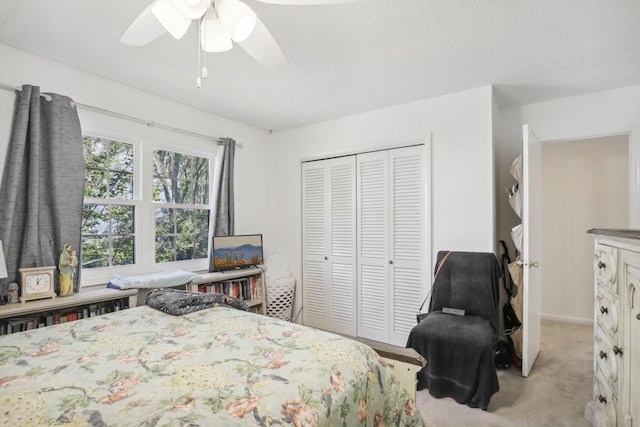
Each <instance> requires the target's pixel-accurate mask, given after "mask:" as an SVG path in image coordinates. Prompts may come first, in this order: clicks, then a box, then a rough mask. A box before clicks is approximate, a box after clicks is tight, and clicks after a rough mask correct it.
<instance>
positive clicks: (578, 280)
mask: <svg viewBox="0 0 640 427" xmlns="http://www.w3.org/2000/svg"><path fill="white" fill-rule="evenodd" d="M541 170H542V183H541V185H542V211H541V214H542V236H541V237H542V239H541V245H542V259H541V263H542V265H544V268H543V269H542V270H541V291H542V295H541V298H542V300H541V311H542V313H541V314H542V316H543V317H544V318H546V319H552V320H560V321H568V322H574V323H576V322H577V323H592V322H593V303H594V302H593V238H592V236H591V235H588V234H587V233H586V232H587V230H589V229H591V228H628V227H629V135H627V134H621V135H612V136H606V137H597V138H588V139H581V140H571V141H561V142H554V143H545V144H542V161H541Z"/></svg>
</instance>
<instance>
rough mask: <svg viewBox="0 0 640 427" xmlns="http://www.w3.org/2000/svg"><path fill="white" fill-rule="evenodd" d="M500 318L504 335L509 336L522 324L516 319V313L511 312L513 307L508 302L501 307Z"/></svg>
mask: <svg viewBox="0 0 640 427" xmlns="http://www.w3.org/2000/svg"><path fill="white" fill-rule="evenodd" d="M502 317H503V320H504V334H505V335H511V334H512V333H514V332H515V331H517V330H518V329H520V326H522V322H520V319H518V316H517V315H516V312H515V311H513V307H512V306H511V303H510V302H508V301H507V302H506V303H505V305H504V306H503V307H502Z"/></svg>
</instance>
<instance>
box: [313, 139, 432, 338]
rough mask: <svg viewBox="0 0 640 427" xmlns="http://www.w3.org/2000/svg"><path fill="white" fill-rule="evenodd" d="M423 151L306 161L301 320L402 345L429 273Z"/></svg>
mask: <svg viewBox="0 0 640 427" xmlns="http://www.w3.org/2000/svg"><path fill="white" fill-rule="evenodd" d="M425 152H426V150H425V146H424V145H417V146H411V147H404V148H397V149H389V150H381V151H375V152H369V153H362V154H356V155H350V156H345V157H340V158H334V159H327V160H318V161H312V162H305V163H303V165H302V181H303V183H302V189H303V196H302V201H303V206H302V227H303V233H302V235H303V313H304V315H303V322H304V324H306V325H309V326H314V327H318V328H322V329H326V330H330V331H334V332H339V333H344V334H348V335H352V336H357V337H362V338H367V339H371V340H375V341H379V342H384V343H389V344H393V345H399V346H402V347H404V346H405V345H406V340H407V336H408V334H409V332H410V330H411V328H412V327H413V326H414V325H415V314H416V312H417V310H418V307H419V305H420V303H421V302H422V298H423V297H424V295H426V292H427V282H428V277H430V272H429V271H426V269H425V265H426V260H427V259H428V258H427V257H428V254H427V249H426V248H427V246H426V242H427V241H428V239H427V237H428V236H427V224H428V221H427V218H428V210H427V209H426V207H425V206H426V203H425V200H426V191H427V188H428V186H427V182H428V180H427V177H426V173H427V168H426V155H425Z"/></svg>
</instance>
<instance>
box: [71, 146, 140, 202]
mask: <svg viewBox="0 0 640 427" xmlns="http://www.w3.org/2000/svg"><path fill="white" fill-rule="evenodd" d="M83 147H84V162H85V172H86V174H85V175H86V181H85V191H84V194H85V196H87V197H95V198H101V199H127V200H131V199H133V160H134V158H133V145H132V144H129V143H126V142H119V141H112V140H109V139H104V138H96V137H92V136H84V138H83Z"/></svg>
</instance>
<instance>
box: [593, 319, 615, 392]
mask: <svg viewBox="0 0 640 427" xmlns="http://www.w3.org/2000/svg"><path fill="white" fill-rule="evenodd" d="M594 351H595V358H596V376H598V375H600V377H601V378H602V380H604V381H606V383H607V384H608V385H609V386H611V389H612V390H617V389H618V369H619V367H620V364H621V360H620V352H619V348H618V346H616V345H615V343H614V342H613V340H612V339H611V338H610V337H609V336H608V335H607V334H606V333H605V332H604V331H602V329H600V328H599V327H598V328H597V330H596V335H595V346H594Z"/></svg>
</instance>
